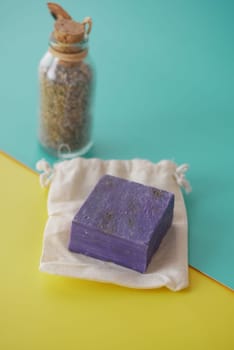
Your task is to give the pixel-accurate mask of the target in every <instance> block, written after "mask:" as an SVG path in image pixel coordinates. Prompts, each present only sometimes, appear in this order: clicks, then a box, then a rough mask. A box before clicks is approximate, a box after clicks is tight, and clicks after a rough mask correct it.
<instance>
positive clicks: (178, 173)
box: [174, 164, 192, 193]
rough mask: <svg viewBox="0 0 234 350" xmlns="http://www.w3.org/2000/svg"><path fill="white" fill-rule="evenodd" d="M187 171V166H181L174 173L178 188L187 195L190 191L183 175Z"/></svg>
mask: <svg viewBox="0 0 234 350" xmlns="http://www.w3.org/2000/svg"><path fill="white" fill-rule="evenodd" d="M188 169H189V165H188V164H182V165H180V166H178V167H177V168H176V171H175V173H174V177H175V180H176V182H177V184H178V185H179V186H180V187H183V188H184V189H185V191H186V192H187V193H189V192H191V191H192V188H191V186H190V183H189V182H188V180H187V179H186V178H185V173H186V171H187V170H188Z"/></svg>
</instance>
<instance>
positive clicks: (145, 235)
mask: <svg viewBox="0 0 234 350" xmlns="http://www.w3.org/2000/svg"><path fill="white" fill-rule="evenodd" d="M173 199H174V195H173V194H172V193H170V192H167V191H164V190H160V189H157V188H155V187H150V186H145V185H142V184H139V183H136V182H133V181H129V180H125V179H122V178H118V177H115V176H111V175H104V176H103V177H102V178H101V179H100V181H99V182H98V183H97V185H96V186H95V187H94V189H93V191H92V192H91V193H90V195H89V196H88V198H87V200H86V201H85V203H84V204H83V206H82V207H81V208H80V210H79V211H78V213H77V214H76V216H75V218H74V219H73V222H74V223H76V222H77V223H79V224H81V225H84V226H85V227H87V228H88V227H90V228H94V229H98V230H100V231H102V232H103V233H105V234H109V235H113V236H116V237H119V238H122V239H124V240H129V241H134V242H138V243H142V244H149V242H150V239H151V237H152V235H153V233H154V230H155V227H156V226H157V225H158V223H159V221H160V220H161V218H162V216H163V215H164V213H165V211H166V208H167V207H168V204H169V202H170V201H171V200H173Z"/></svg>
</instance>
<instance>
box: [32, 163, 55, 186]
mask: <svg viewBox="0 0 234 350" xmlns="http://www.w3.org/2000/svg"><path fill="white" fill-rule="evenodd" d="M36 169H37V170H38V171H40V172H42V173H41V174H40V185H41V187H48V186H49V184H50V183H51V181H52V178H53V175H54V169H53V167H51V166H50V164H49V163H48V162H46V161H45V159H41V160H39V161H38V162H37V163H36Z"/></svg>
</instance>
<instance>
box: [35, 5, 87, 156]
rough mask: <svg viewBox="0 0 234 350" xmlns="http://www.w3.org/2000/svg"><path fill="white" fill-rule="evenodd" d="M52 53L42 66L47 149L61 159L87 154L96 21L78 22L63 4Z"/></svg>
mask: <svg viewBox="0 0 234 350" xmlns="http://www.w3.org/2000/svg"><path fill="white" fill-rule="evenodd" d="M48 7H49V9H50V11H51V13H52V15H53V17H54V18H55V19H56V22H55V26H54V32H53V33H52V35H51V38H50V47H49V50H48V52H47V53H46V54H45V56H44V57H43V58H42V60H41V62H40V66H39V79H40V131H39V138H40V142H41V144H42V145H43V146H44V147H45V148H46V150H47V151H48V152H50V153H52V154H54V155H56V156H59V157H61V158H71V157H74V156H77V155H81V154H84V153H85V152H86V151H88V149H89V148H90V147H91V145H92V141H91V130H92V94H93V68H92V65H91V64H90V62H89V59H88V36H89V33H90V31H91V26H92V21H91V19H90V18H89V17H88V18H86V19H84V20H83V22H81V23H79V22H75V21H73V20H72V19H71V17H70V15H69V14H68V13H67V12H66V11H65V10H63V9H62V8H61V7H60V6H59V5H57V4H53V3H49V4H48Z"/></svg>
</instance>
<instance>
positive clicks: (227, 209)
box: [0, 0, 234, 288]
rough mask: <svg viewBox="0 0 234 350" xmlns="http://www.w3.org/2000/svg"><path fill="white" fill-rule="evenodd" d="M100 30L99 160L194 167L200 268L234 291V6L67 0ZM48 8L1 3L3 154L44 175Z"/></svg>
mask: <svg viewBox="0 0 234 350" xmlns="http://www.w3.org/2000/svg"><path fill="white" fill-rule="evenodd" d="M60 4H61V5H63V6H64V7H65V8H66V9H67V10H68V12H70V13H71V14H72V15H73V17H74V18H76V19H77V20H82V19H83V18H84V17H85V16H91V17H92V18H93V21H94V25H93V31H92V33H91V37H90V53H91V55H92V58H93V61H94V62H95V65H96V72H97V86H96V101H95V115H94V117H95V123H94V133H93V138H94V142H95V145H94V148H93V150H92V151H91V152H90V154H89V155H88V156H89V157H100V158H103V159H111V158H112V159H129V158H136V157H137V158H146V159H149V160H151V161H154V162H157V161H159V160H161V159H172V160H174V161H176V162H177V163H178V164H181V163H185V162H188V163H189V164H190V171H189V172H188V174H187V177H188V179H189V180H190V182H191V184H192V187H193V192H192V193H191V194H190V195H189V196H186V197H185V200H186V205H187V209H188V218H189V261H190V264H191V265H192V266H194V267H196V268H197V269H199V270H201V271H203V272H204V273H206V274H208V275H210V276H211V277H213V278H215V279H217V280H218V281H220V282H222V283H224V284H226V285H228V286H229V287H231V288H234V254H233V252H234V220H233V216H234V214H233V213H234V205H233V195H234V190H233V180H234V156H233V154H234V137H233V134H234V98H233V94H234V20H233V14H234V1H232V0H229V1H228V0H223V1H218V0H217V1H212V0H145V1H142V0H141V1H140V0H135V1H133V0H118V1H117V0H115V1H114V0H113V1H110V0H109V1H107V0H99V1H95V0H80V1H72V0H67V1H65V0H64V1H62V2H60ZM52 26H53V20H52V18H51V17H50V15H49V14H48V11H47V8H46V5H45V2H44V1H32V0H31V1H29V0H22V1H10V2H9V1H6V0H1V2H0V43H1V47H0V53H1V54H0V148H1V149H2V150H4V151H5V152H7V153H9V154H11V155H12V156H13V157H15V158H17V159H18V160H20V161H22V162H23V163H25V164H27V165H29V166H30V167H32V168H35V163H36V161H37V160H38V159H40V158H42V157H44V158H47V159H48V160H50V161H54V159H52V158H51V157H48V156H47V155H46V154H45V153H44V152H43V151H42V150H41V149H40V147H39V145H38V142H37V114H38V82H37V66H38V63H39V60H40V59H41V57H42V56H43V54H44V53H45V51H46V50H47V43H48V37H49V34H50V32H51V30H52Z"/></svg>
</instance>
